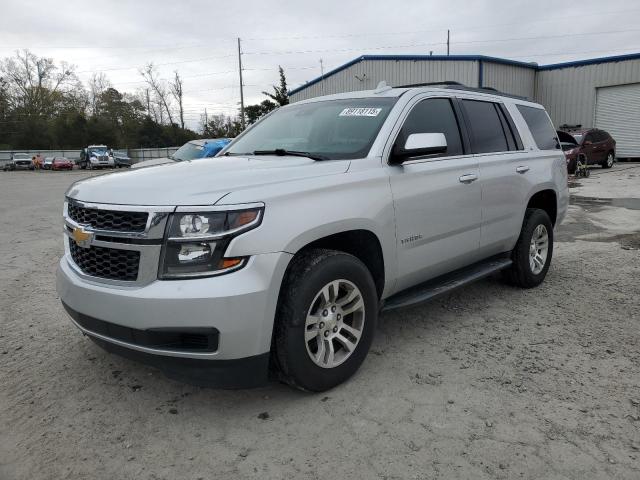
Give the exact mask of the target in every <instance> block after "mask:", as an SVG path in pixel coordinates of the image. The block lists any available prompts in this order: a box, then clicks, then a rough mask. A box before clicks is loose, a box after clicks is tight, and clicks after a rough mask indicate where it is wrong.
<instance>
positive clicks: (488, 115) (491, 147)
mask: <svg viewBox="0 0 640 480" xmlns="http://www.w3.org/2000/svg"><path fill="white" fill-rule="evenodd" d="M462 104H463V105H464V109H465V112H466V113H467V117H468V120H469V123H470V128H471V143H472V147H473V153H491V152H506V151H508V150H509V145H508V144H507V137H506V136H505V132H504V128H503V126H502V121H501V119H500V117H499V114H498V110H497V109H496V106H495V105H494V104H493V103H492V102H482V101H477V100H463V102H462Z"/></svg>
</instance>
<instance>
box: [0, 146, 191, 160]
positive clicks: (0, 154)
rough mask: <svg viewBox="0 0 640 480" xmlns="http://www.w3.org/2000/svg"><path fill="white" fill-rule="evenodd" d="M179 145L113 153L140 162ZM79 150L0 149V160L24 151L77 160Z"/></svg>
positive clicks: (174, 149) (161, 154) (170, 152)
mask: <svg viewBox="0 0 640 480" xmlns="http://www.w3.org/2000/svg"><path fill="white" fill-rule="evenodd" d="M178 148H180V147H165V148H128V149H127V148H125V149H120V150H114V151H113V153H114V154H120V155H127V156H128V157H129V158H131V160H132V163H138V162H142V161H143V160H149V159H151V158H163V157H168V156H169V155H171V154H173V153H175V152H176V150H178ZM80 151H81V150H79V149H78V150H0V161H6V160H11V158H12V156H13V154H14V153H26V154H27V155H30V156H32V157H33V156H35V155H37V154H40V155H41V156H42V157H66V158H68V159H69V160H79V159H80Z"/></svg>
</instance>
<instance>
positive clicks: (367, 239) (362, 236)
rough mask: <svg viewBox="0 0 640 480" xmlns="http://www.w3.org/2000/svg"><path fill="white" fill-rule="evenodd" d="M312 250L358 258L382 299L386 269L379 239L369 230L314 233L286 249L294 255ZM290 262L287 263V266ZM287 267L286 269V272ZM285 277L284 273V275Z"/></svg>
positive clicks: (385, 281) (356, 229) (386, 265)
mask: <svg viewBox="0 0 640 480" xmlns="http://www.w3.org/2000/svg"><path fill="white" fill-rule="evenodd" d="M314 248H325V249H331V250H338V251H341V252H345V253H348V254H350V255H353V256H354V257H356V258H358V259H359V260H360V261H361V262H362V263H364V265H365V266H366V267H367V269H368V270H369V272H370V273H371V276H372V278H373V281H374V283H375V285H376V292H377V293H378V298H381V297H382V294H383V292H384V289H385V286H387V268H388V263H387V262H386V261H385V255H384V251H383V248H382V242H381V241H380V237H379V236H378V235H377V234H376V233H375V232H374V231H373V230H371V229H369V228H355V229H348V230H340V231H336V232H333V233H327V232H324V234H320V232H316V235H312V236H306V237H305V240H304V241H300V240H298V241H296V242H294V243H293V244H292V245H290V246H289V248H287V251H288V252H290V253H293V254H294V256H295V255H299V254H301V253H302V252H305V251H308V250H310V249H314ZM290 265H291V262H289V266H290ZM288 269H289V267H287V271H288ZM285 276H286V273H285Z"/></svg>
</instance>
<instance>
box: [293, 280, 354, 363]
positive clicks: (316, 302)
mask: <svg viewBox="0 0 640 480" xmlns="http://www.w3.org/2000/svg"><path fill="white" fill-rule="evenodd" d="M364 322H365V308H364V300H363V298H362V293H361V292H360V290H359V289H358V287H357V286H356V285H355V284H354V283H352V282H350V281H349V280H344V279H342V280H334V281H332V282H330V283H328V284H326V285H325V286H324V287H323V288H322V289H321V290H320V291H319V292H318V293H317V294H316V296H315V297H314V299H313V301H312V302H311V306H310V308H309V311H308V312H307V319H306V321H305V329H304V341H305V344H306V347H307V353H308V354H309V357H310V358H311V360H312V361H313V362H314V363H315V364H316V365H318V366H319V367H322V368H334V367H337V366H338V365H340V364H342V363H344V362H345V361H346V360H347V359H348V358H349V357H350V356H351V355H352V354H353V352H354V351H355V350H356V347H357V346H358V342H359V341H360V338H361V337H362V333H363V330H364Z"/></svg>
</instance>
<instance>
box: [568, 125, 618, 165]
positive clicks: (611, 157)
mask: <svg viewBox="0 0 640 480" xmlns="http://www.w3.org/2000/svg"><path fill="white" fill-rule="evenodd" d="M558 138H559V140H560V143H561V145H562V150H564V154H565V156H566V157H567V168H568V170H569V173H574V172H575V170H576V166H577V164H578V161H580V162H582V163H583V164H586V165H596V164H599V165H602V168H611V167H613V163H614V162H615V160H616V141H615V140H614V139H613V137H612V136H611V135H609V134H608V133H607V132H605V131H604V130H599V129H597V128H581V127H580V126H576V127H569V126H567V125H562V126H561V127H560V131H559V132H558Z"/></svg>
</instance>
